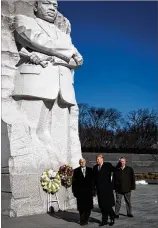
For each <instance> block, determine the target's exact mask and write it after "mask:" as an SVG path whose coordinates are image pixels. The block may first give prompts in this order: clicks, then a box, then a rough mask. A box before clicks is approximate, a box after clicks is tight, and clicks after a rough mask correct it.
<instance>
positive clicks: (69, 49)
mask: <svg viewBox="0 0 158 228" xmlns="http://www.w3.org/2000/svg"><path fill="white" fill-rule="evenodd" d="M57 8H58V3H57V0H39V1H36V3H35V6H34V13H35V18H31V17H27V16H25V15H16V16H15V20H14V26H15V40H16V43H17V47H18V49H19V54H20V56H21V60H20V64H19V67H18V70H17V74H16V78H15V87H14V92H13V96H14V98H15V99H17V100H22V103H21V108H22V109H23V110H24V112H25V113H26V114H28V119H29V121H31V124H32V126H33V127H32V129H34V131H33V133H32V134H33V135H34V136H36V137H37V140H40V141H43V142H44V143H46V144H47V143H48V142H49V141H50V140H52V139H51V138H50V133H49V129H48V122H49V121H48V117H49V113H50V112H51V110H52V108H53V105H54V102H55V101H56V100H58V99H59V98H60V102H62V103H63V104H64V105H65V106H67V107H69V108H70V109H71V107H73V106H74V105H76V99H75V92H74V85H73V80H74V79H73V77H74V69H76V68H78V67H80V66H81V65H82V63H83V58H82V56H81V55H80V53H79V52H78V51H77V49H76V48H75V47H74V45H73V44H72V41H71V37H70V34H69V32H63V31H62V30H61V29H60V28H58V27H57V26H56V25H55V23H54V22H55V20H56V16H57V13H58V12H57ZM69 26H70V24H69Z"/></svg>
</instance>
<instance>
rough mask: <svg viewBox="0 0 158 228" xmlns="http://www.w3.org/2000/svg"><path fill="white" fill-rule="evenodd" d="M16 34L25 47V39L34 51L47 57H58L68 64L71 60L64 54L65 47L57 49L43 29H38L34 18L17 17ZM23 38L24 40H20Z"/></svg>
mask: <svg viewBox="0 0 158 228" xmlns="http://www.w3.org/2000/svg"><path fill="white" fill-rule="evenodd" d="M14 25H15V32H16V33H17V34H18V40H17V42H18V43H20V44H22V45H23V41H22V40H23V39H24V40H26V44H27V46H28V47H29V48H31V49H32V50H34V51H37V52H41V53H43V54H46V55H50V56H56V57H58V58H61V59H63V60H64V61H66V62H69V61H70V58H69V57H68V56H66V54H65V55H64V54H63V51H64V47H57V45H56V43H55V41H53V40H52V39H50V38H49V37H48V36H47V35H46V34H45V33H44V32H43V31H42V29H40V28H38V25H37V24H36V22H35V20H34V19H33V18H28V17H26V16H23V15H17V16H15V24H14ZM20 38H22V39H20Z"/></svg>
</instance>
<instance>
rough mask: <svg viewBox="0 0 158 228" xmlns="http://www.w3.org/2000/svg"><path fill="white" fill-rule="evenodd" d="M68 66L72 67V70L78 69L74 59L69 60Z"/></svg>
mask: <svg viewBox="0 0 158 228" xmlns="http://www.w3.org/2000/svg"><path fill="white" fill-rule="evenodd" d="M69 65H70V66H72V67H73V68H76V67H78V65H77V63H76V61H75V60H74V58H71V59H70V62H69Z"/></svg>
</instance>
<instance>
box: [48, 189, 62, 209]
mask: <svg viewBox="0 0 158 228" xmlns="http://www.w3.org/2000/svg"><path fill="white" fill-rule="evenodd" d="M54 195H55V200H52V194H51V193H47V212H50V207H51V204H52V202H56V203H57V204H58V209H59V210H58V211H60V204H59V199H58V196H57V193H54Z"/></svg>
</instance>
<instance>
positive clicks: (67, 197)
mask: <svg viewBox="0 0 158 228" xmlns="http://www.w3.org/2000/svg"><path fill="white" fill-rule="evenodd" d="M68 200H69V193H68V188H66V199H65V200H64V211H66V208H67V207H66V206H67V201H68Z"/></svg>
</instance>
